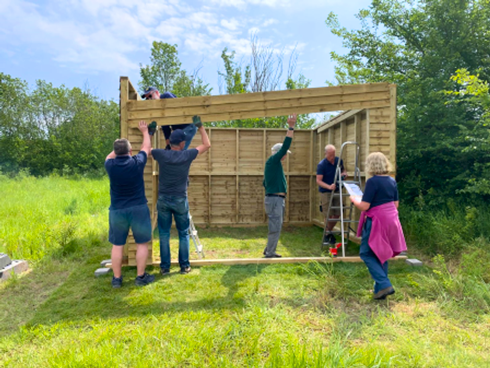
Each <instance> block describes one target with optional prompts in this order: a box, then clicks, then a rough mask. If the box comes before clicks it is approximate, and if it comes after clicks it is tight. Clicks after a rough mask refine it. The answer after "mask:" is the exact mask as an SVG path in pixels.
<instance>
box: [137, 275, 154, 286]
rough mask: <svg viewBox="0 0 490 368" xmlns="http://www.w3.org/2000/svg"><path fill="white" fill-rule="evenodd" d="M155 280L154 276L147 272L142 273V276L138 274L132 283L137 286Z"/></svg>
mask: <svg viewBox="0 0 490 368" xmlns="http://www.w3.org/2000/svg"><path fill="white" fill-rule="evenodd" d="M153 281H155V276H153V275H150V274H148V273H146V272H145V273H144V274H143V276H138V277H136V278H135V279H134V283H135V285H137V286H146V285H148V284H151V283H152V282H153Z"/></svg>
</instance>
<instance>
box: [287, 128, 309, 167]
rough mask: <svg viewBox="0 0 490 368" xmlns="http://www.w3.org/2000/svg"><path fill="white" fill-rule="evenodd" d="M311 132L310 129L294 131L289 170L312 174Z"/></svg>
mask: <svg viewBox="0 0 490 368" xmlns="http://www.w3.org/2000/svg"><path fill="white" fill-rule="evenodd" d="M311 144H312V142H311V134H310V132H309V131H297V132H295V133H294V138H293V142H292V144H291V148H290V150H291V152H292V154H291V155H290V157H289V172H291V173H295V174H297V173H304V174H310V173H311V172H310V166H311V165H310V160H311Z"/></svg>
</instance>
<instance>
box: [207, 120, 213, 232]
mask: <svg viewBox="0 0 490 368" xmlns="http://www.w3.org/2000/svg"><path fill="white" fill-rule="evenodd" d="M211 133H212V130H211V128H209V129H208V137H209V142H212V140H211ZM212 149H213V143H211V147H210V148H209V150H208V225H211V198H212V195H211V194H212V193H211V189H212V186H211V182H212V180H211V169H212V166H211V150H212Z"/></svg>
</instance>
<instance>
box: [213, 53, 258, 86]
mask: <svg viewBox="0 0 490 368" xmlns="http://www.w3.org/2000/svg"><path fill="white" fill-rule="evenodd" d="M227 52H228V48H226V47H225V48H224V50H223V52H222V53H221V59H222V60H223V63H224V64H225V72H221V71H218V76H219V77H221V78H223V79H224V82H225V84H226V93H227V94H230V95H231V94H235V93H245V92H250V90H249V85H250V80H251V77H252V71H251V67H250V65H246V66H245V70H244V71H243V72H242V67H241V66H240V65H238V64H237V63H236V62H235V61H234V58H235V51H231V52H230V53H229V54H228V53H227Z"/></svg>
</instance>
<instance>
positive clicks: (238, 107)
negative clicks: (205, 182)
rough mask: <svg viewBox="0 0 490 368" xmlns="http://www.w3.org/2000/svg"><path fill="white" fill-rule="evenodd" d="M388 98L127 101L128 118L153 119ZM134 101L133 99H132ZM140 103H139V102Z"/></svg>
mask: <svg viewBox="0 0 490 368" xmlns="http://www.w3.org/2000/svg"><path fill="white" fill-rule="evenodd" d="M387 99H389V91H388V90H386V91H383V92H372V93H362V94H351V95H334V96H327V97H325V96H322V97H314V98H297V99H287V100H276V101H260V102H242V103H232V104H223V105H201V106H192V107H175V108H170V107H167V108H165V109H162V108H157V109H145V110H136V111H133V110H131V102H132V101H129V102H128V118H129V119H132V120H133V119H137V120H140V119H153V118H169V117H177V116H194V115H200V116H201V117H202V116H205V115H213V114H221V113H223V112H227V113H243V112H249V111H261V110H263V111H267V110H277V109H284V108H291V107H294V108H298V109H299V108H305V107H308V106H321V105H327V104H335V103H339V102H356V103H362V102H369V101H379V100H387ZM133 102H134V101H133ZM139 104H140V105H141V103H139Z"/></svg>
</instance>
